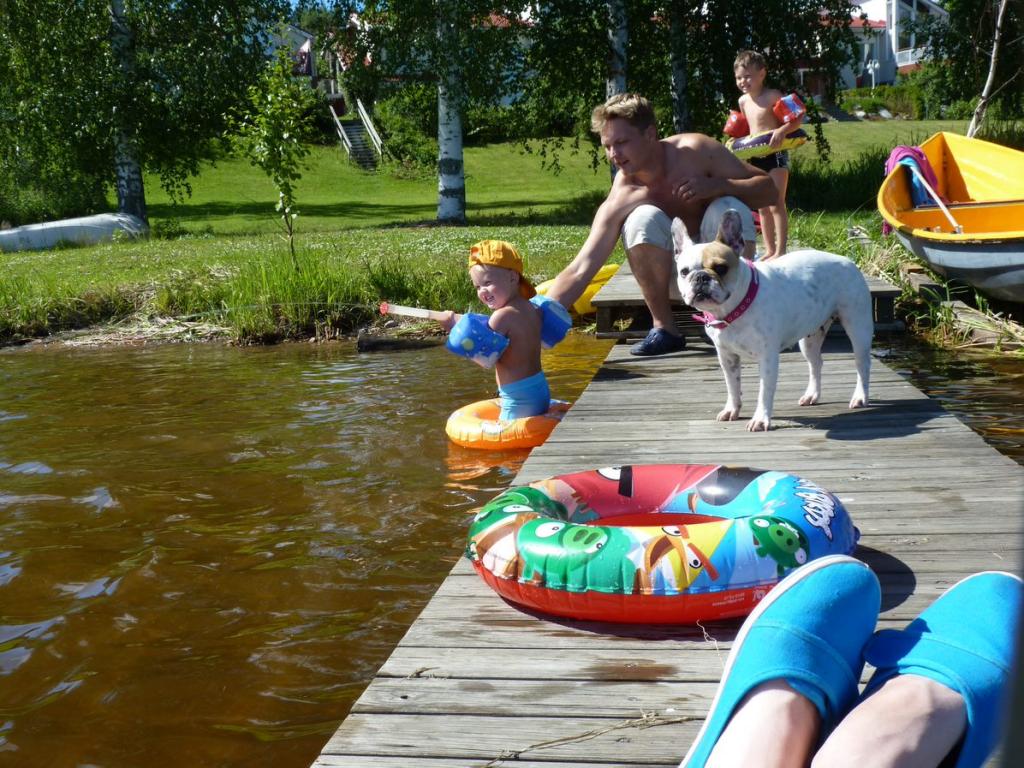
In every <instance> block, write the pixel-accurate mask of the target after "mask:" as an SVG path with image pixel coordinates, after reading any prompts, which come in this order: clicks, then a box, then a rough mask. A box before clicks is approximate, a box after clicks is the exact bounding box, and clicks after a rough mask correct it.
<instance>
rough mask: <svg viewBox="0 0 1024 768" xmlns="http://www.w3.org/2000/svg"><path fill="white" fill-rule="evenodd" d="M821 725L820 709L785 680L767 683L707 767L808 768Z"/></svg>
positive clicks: (748, 700) (748, 701) (738, 715)
mask: <svg viewBox="0 0 1024 768" xmlns="http://www.w3.org/2000/svg"><path fill="white" fill-rule="evenodd" d="M820 722H821V718H820V716H819V715H818V710H817V709H816V708H815V706H814V705H813V704H812V703H811V702H810V701H809V700H808V699H807V698H805V697H804V696H801V695H800V694H799V693H797V692H796V691H795V690H793V689H792V688H791V687H790V686H789V685H788V684H787V683H786V681H785V680H772V681H770V682H767V683H762V684H761V685H759V686H757V687H756V688H754V689H753V690H752V691H751V692H750V693H749V694H747V696H746V697H745V698H744V699H743V701H742V702H740V705H739V707H738V708H737V710H736V712H735V713H734V714H733V716H732V719H731V720H729V724H728V725H727V726H726V727H725V730H724V731H722V735H721V736H720V737H719V739H718V742H717V743H716V744H715V748H714V749H713V750H712V752H711V756H710V757H709V758H708V761H707V763H706V768H736V766H745V765H756V766H758V768H805V766H806V765H807V762H808V760H809V759H810V755H811V750H812V748H813V746H814V743H815V741H816V739H817V736H818V726H819V724H820ZM868 764H869V763H865V764H864V765H868ZM861 768H863V765H862V766H861Z"/></svg>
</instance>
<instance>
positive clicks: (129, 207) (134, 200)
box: [110, 0, 149, 224]
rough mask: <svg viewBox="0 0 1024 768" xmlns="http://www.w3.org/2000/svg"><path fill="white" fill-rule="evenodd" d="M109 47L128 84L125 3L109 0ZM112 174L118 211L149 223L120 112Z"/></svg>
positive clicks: (133, 153) (133, 144) (132, 147)
mask: <svg viewBox="0 0 1024 768" xmlns="http://www.w3.org/2000/svg"><path fill="white" fill-rule="evenodd" d="M110 47H111V50H112V51H113V53H114V58H115V59H116V60H117V62H118V64H119V65H120V67H121V72H122V73H123V74H124V76H125V81H126V82H130V81H131V79H132V77H131V76H132V72H133V70H134V61H133V56H134V53H133V51H132V47H133V40H132V33H131V30H130V29H129V28H128V24H127V22H126V21H125V18H124V0H110ZM114 119H115V125H116V128H115V133H114V170H115V174H116V176H115V179H116V182H115V184H116V187H117V210H118V211H120V212H121V213H128V214H131V215H132V216H136V217H138V218H140V219H142V221H144V222H146V224H148V223H149V217H148V216H147V214H146V192H145V189H144V188H143V185H142V166H141V165H139V160H138V151H137V146H136V142H135V136H134V132H133V130H132V127H131V126H130V125H127V119H126V117H125V115H124V113H123V112H121V113H120V114H117V115H115V116H114Z"/></svg>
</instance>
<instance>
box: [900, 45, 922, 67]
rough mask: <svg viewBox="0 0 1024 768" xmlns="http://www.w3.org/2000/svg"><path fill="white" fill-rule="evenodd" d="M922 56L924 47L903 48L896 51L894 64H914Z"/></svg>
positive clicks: (903, 65) (901, 65)
mask: <svg viewBox="0 0 1024 768" xmlns="http://www.w3.org/2000/svg"><path fill="white" fill-rule="evenodd" d="M923 58H924V48H904V49H903V50H901V51H896V66H897V67H905V66H907V65H909V64H916V63H917V62H919V61H921V60H922V59H923Z"/></svg>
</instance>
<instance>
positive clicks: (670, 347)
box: [629, 328, 686, 357]
mask: <svg viewBox="0 0 1024 768" xmlns="http://www.w3.org/2000/svg"><path fill="white" fill-rule="evenodd" d="M683 349H686V337H685V336H676V335H675V334H674V333H669V332H668V331H666V330H665V329H664V328H652V329H651V330H650V332H649V333H648V334H647V336H646V337H645V338H644V340H643V341H638V342H637V343H636V344H634V345H633V346H632V347H630V348H629V353H630V354H631V355H639V356H641V357H653V356H654V355H667V354H668V353H669V352H679V351H680V350H683Z"/></svg>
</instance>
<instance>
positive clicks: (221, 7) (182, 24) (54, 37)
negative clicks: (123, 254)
mask: <svg viewBox="0 0 1024 768" xmlns="http://www.w3.org/2000/svg"><path fill="white" fill-rule="evenodd" d="M285 8H286V3H285V2H284V0H245V1H244V2H241V3H238V2H228V1H227V0H191V2H188V3H181V2H176V1H175V0H77V1H76V2H75V3H72V4H68V3H67V2H64V0H0V74H2V75H3V83H4V87H3V88H0V136H2V137H3V138H5V139H6V140H5V141H3V142H2V143H0V170H8V169H13V168H17V167H21V168H22V172H23V173H24V172H27V173H29V174H30V175H31V174H32V173H34V172H36V169H38V170H39V172H41V173H44V174H49V175H51V176H52V175H54V174H57V175H58V176H59V175H60V174H61V173H64V174H66V175H67V176H69V177H71V178H84V179H96V180H99V181H101V182H102V183H104V184H114V183H115V182H119V183H118V184H117V189H118V198H119V200H118V206H119V208H120V209H121V210H124V211H131V212H135V213H137V214H140V215H141V216H142V217H143V218H145V197H144V190H143V189H142V170H143V169H145V170H148V171H152V172H155V173H156V174H158V175H159V178H160V182H161V185H162V186H163V187H164V188H165V189H166V190H167V191H168V192H169V193H171V194H172V195H174V196H176V197H182V196H184V195H186V194H188V193H189V192H190V191H191V190H190V188H189V185H188V178H189V176H190V175H192V174H195V173H196V172H197V171H198V167H199V162H200V160H201V159H204V158H205V157H208V156H209V155H210V151H211V150H210V140H211V139H212V138H214V137H216V136H218V135H220V134H221V133H222V132H223V130H224V128H225V118H224V114H225V113H226V112H228V111H229V109H230V108H231V107H232V106H233V105H234V104H236V102H237V100H238V96H239V94H240V93H243V92H244V91H245V88H246V86H248V85H249V84H250V83H252V82H253V81H254V79H255V78H256V76H257V75H258V73H259V71H260V69H261V68H262V66H263V64H264V62H265V50H266V42H267V31H268V30H269V29H270V28H271V26H272V24H273V23H275V22H276V20H278V19H280V18H283V15H284V12H285ZM54 161H57V162H59V163H60V165H61V168H59V169H53V168H49V169H47V168H46V167H45V166H46V165H47V163H52V162H54ZM26 164H27V165H28V169H27V171H26V170H25V165H26ZM119 169H120V174H119Z"/></svg>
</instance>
